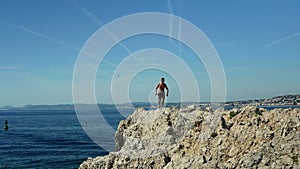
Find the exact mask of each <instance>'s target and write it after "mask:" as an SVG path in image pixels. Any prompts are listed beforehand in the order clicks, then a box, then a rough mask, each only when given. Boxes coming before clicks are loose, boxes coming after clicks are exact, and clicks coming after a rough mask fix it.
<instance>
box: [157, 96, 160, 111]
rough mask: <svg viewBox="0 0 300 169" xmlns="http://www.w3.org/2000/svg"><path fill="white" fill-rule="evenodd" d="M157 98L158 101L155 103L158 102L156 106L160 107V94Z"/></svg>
mask: <svg viewBox="0 0 300 169" xmlns="http://www.w3.org/2000/svg"><path fill="white" fill-rule="evenodd" d="M157 100H158V103H157V104H158V108H160V102H161V97H160V95H158V96H157Z"/></svg>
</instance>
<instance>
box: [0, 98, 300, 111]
mask: <svg viewBox="0 0 300 169" xmlns="http://www.w3.org/2000/svg"><path fill="white" fill-rule="evenodd" d="M180 104H183V105H190V104H197V103H196V102H182V103H181V102H178V103H167V106H179V105H180ZM200 104H210V103H209V102H203V103H200ZM78 105H81V106H84V107H86V108H88V107H89V106H91V105H89V104H78ZM225 105H226V106H241V105H256V106H281V105H300V95H283V96H276V97H272V98H269V99H254V100H243V101H230V102H226V104H225ZM98 106H99V108H100V109H113V108H117V107H118V108H131V107H132V106H133V107H151V106H152V105H151V103H149V102H133V103H131V104H130V103H124V104H116V105H114V104H98ZM0 110H74V105H73V104H58V105H30V104H29V105H25V106H21V107H13V106H3V107H1V108H0Z"/></svg>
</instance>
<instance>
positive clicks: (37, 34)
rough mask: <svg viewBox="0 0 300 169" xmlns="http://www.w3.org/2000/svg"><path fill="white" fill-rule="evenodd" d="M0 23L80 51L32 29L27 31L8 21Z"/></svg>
mask: <svg viewBox="0 0 300 169" xmlns="http://www.w3.org/2000/svg"><path fill="white" fill-rule="evenodd" d="M0 22H1V23H4V24H6V25H9V26H11V27H13V28H17V29H20V30H23V31H25V32H28V33H31V34H33V35H35V36H38V37H40V38H42V39H45V40H48V41H51V42H54V43H56V44H60V45H62V46H66V47H68V48H71V49H73V50H76V51H80V49H79V48H77V47H74V46H72V45H70V44H68V43H66V42H63V41H61V40H57V39H54V38H52V37H50V36H47V35H44V34H41V33H39V32H37V31H34V30H32V29H28V28H26V27H24V26H21V25H17V24H15V23H12V22H8V21H3V20H2V21H0Z"/></svg>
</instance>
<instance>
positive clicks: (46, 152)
mask: <svg viewBox="0 0 300 169" xmlns="http://www.w3.org/2000/svg"><path fill="white" fill-rule="evenodd" d="M115 111H116V110H105V111H103V110H102V113H103V114H105V118H106V120H107V121H109V123H110V124H111V125H112V126H113V127H114V128H116V127H117V125H118V123H119V121H120V120H121V119H123V118H124V117H122V116H120V115H119V114H118V113H114V112H115ZM129 111H132V110H129ZM5 119H7V120H8V122H9V130H7V131H4V130H3V127H4V121H5ZM0 127H1V128H0V168H78V167H79V165H80V164H81V163H82V162H83V161H84V160H86V159H87V158H88V157H96V156H99V155H106V154H108V152H106V151H105V150H103V149H102V148H101V147H99V146H98V145H96V144H95V143H93V141H92V140H91V139H90V138H89V137H88V136H87V135H86V134H85V132H84V131H83V129H82V128H81V126H80V124H79V122H78V119H77V117H76V113H75V111H74V110H39V111H38V110H35V111H32V110H31V111H21V110H20V111H8V110H7V111H0ZM103 137H105V136H103Z"/></svg>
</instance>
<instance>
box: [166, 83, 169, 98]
mask: <svg viewBox="0 0 300 169" xmlns="http://www.w3.org/2000/svg"><path fill="white" fill-rule="evenodd" d="M166 90H167V95H166V96H169V88H168V86H167V85H166Z"/></svg>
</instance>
